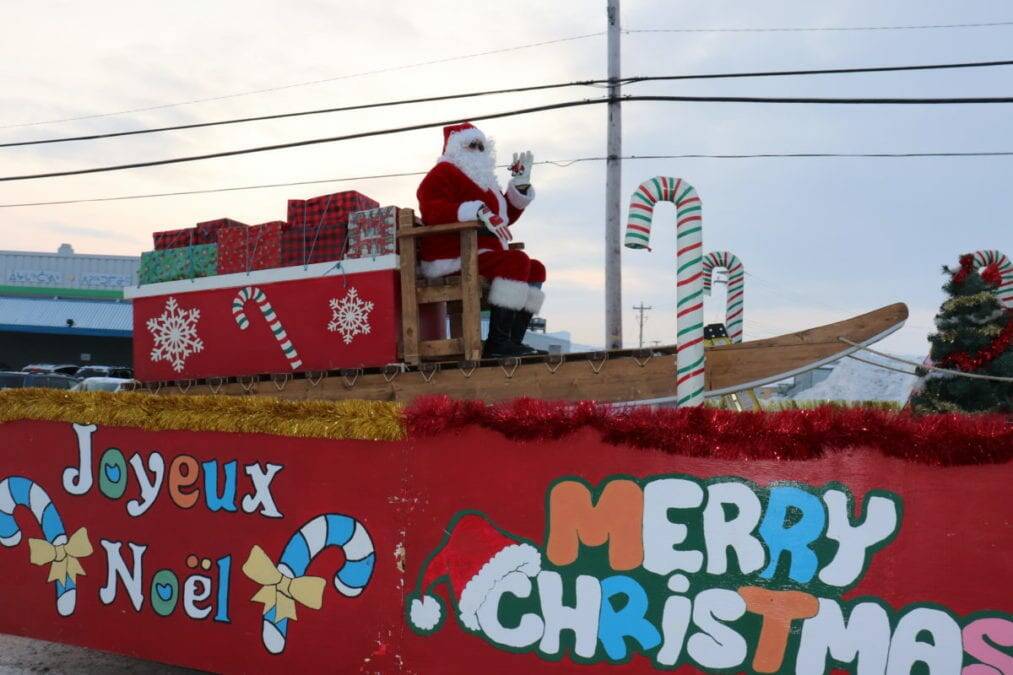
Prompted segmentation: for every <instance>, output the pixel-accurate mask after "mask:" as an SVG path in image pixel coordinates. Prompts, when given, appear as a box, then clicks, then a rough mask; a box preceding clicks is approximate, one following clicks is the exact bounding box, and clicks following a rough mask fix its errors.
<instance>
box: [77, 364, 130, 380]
mask: <svg viewBox="0 0 1013 675" xmlns="http://www.w3.org/2000/svg"><path fill="white" fill-rule="evenodd" d="M74 377H76V378H78V379H79V380H83V379H86V378H89V377H115V378H119V379H126V380H129V379H132V378H133V377H134V371H132V370H131V369H130V368H127V367H126V366H81V367H80V368H78V369H77V372H75V373H74Z"/></svg>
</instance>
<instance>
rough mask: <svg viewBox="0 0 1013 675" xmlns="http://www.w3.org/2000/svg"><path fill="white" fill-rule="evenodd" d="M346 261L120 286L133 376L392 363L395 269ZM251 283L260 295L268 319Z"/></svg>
mask: <svg viewBox="0 0 1013 675" xmlns="http://www.w3.org/2000/svg"><path fill="white" fill-rule="evenodd" d="M224 231H225V230H223V232H224ZM344 267H345V268H346V269H345V270H344V273H343V274H335V273H334V271H333V270H332V269H331V265H330V264H329V263H322V264H319V265H311V266H310V267H309V268H307V269H305V270H304V269H303V268H301V267H295V268H293V267H283V268H275V269H266V270H256V271H253V272H250V274H249V275H245V274H244V275H241V276H240V277H236V276H215V277H212V278H210V279H200V280H198V281H197V282H193V281H190V280H183V281H175V282H169V283H166V284H159V285H157V286H139V287H131V288H128V289H127V291H126V296H127V297H129V298H130V299H131V300H132V302H133V310H134V312H133V321H134V372H135V374H136V377H137V378H138V379H140V380H142V381H165V380H184V379H197V378H207V377H236V376H244V375H255V374H260V373H291V372H303V371H321V370H335V369H340V368H360V367H361V368H368V367H382V366H383V365H384V364H387V363H391V362H392V361H396V360H397V348H398V337H399V335H400V331H401V328H400V303H399V289H400V280H399V279H400V277H399V274H398V270H397V268H396V267H395V266H394V262H393V261H392V260H391V258H377V259H366V260H349V261H347V262H346V263H344ZM251 289H256V291H258V292H260V293H262V294H263V296H262V297H263V298H266V302H267V303H268V304H269V306H270V308H271V309H270V312H271V315H270V317H268V316H265V312H264V306H265V305H264V304H261V303H258V301H257V299H256V297H259V296H256V295H255V294H253V293H254V291H252V290H251ZM236 302H238V303H239V308H240V311H241V314H237V313H236V311H235V309H234V308H235V306H236V305H235V304H234V303H236ZM173 330H176V331H177V332H176V333H173V332H172V331H173ZM174 335H175V336H176V337H175V338H174V337H173V336H174ZM279 336H280V337H279ZM170 343H172V344H170ZM268 386H270V385H268Z"/></svg>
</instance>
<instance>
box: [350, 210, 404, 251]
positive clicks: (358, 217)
mask: <svg viewBox="0 0 1013 675" xmlns="http://www.w3.org/2000/svg"><path fill="white" fill-rule="evenodd" d="M396 235H397V207H396V206H383V207H380V208H378V209H369V210H368V211H356V212H355V213H353V214H352V215H350V216H349V217H348V252H347V253H346V254H345V255H346V257H348V258H373V257H376V256H379V255H388V254H391V253H396V252H397V236H396Z"/></svg>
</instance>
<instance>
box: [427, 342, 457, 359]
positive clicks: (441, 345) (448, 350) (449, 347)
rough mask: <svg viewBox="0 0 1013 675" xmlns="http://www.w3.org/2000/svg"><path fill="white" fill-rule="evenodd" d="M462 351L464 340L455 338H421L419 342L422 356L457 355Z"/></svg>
mask: <svg viewBox="0 0 1013 675" xmlns="http://www.w3.org/2000/svg"><path fill="white" fill-rule="evenodd" d="M463 353H464V341H463V340H460V339H457V338H450V339H449V340H423V341H422V342H421V343H420V344H419V354H420V355H421V356H422V358H437V357H448V356H457V357H460V356H461V355H462V354H463Z"/></svg>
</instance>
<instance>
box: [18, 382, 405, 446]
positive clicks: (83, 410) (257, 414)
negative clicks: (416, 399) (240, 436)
mask: <svg viewBox="0 0 1013 675" xmlns="http://www.w3.org/2000/svg"><path fill="white" fill-rule="evenodd" d="M16 420H44V421H50V422H77V423H80V424H100V425H106V426H117V427H133V428H137V429H145V430H147V431H225V432H234V433H246V434H251V433H262V434H273V435H275V436H298V437H303V438H331V439H356V440H370V441H396V440H400V439H403V438H404V437H405V429H404V424H403V422H402V415H401V405H400V404H397V403H386V402H383V401H288V400H282V399H276V398H268V397H259V396H258V397H250V398H237V397H232V396H156V395H153V394H148V393H141V392H119V393H115V394H114V393H109V392H101V391H89V392H70V391H62V390H57V389H7V390H3V391H0V424H2V423H4V422H13V421H16Z"/></svg>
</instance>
